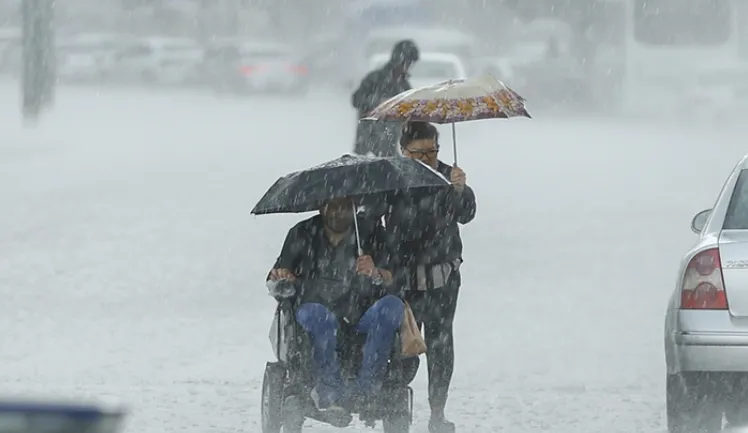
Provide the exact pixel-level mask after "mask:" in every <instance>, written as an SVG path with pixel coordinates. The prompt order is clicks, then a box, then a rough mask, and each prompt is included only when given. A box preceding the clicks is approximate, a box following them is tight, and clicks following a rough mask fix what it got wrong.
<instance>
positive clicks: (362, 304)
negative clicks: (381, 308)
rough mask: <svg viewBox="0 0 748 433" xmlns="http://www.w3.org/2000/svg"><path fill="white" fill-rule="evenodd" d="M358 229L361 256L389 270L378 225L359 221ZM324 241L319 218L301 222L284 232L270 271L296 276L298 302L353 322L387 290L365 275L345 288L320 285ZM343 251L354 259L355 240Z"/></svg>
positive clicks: (387, 254)
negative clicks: (319, 255) (279, 270)
mask: <svg viewBox="0 0 748 433" xmlns="http://www.w3.org/2000/svg"><path fill="white" fill-rule="evenodd" d="M359 230H360V233H361V248H362V249H363V251H364V254H368V255H370V256H371V257H372V259H373V260H374V264H375V265H376V266H377V267H378V268H382V269H388V270H390V269H389V266H388V263H389V259H390V254H389V253H388V249H387V243H386V235H385V232H384V226H383V225H382V224H381V222H379V221H374V220H372V219H368V220H363V218H362V219H361V220H360V221H359ZM325 242H327V239H326V235H325V230H324V223H323V220H322V216H321V215H316V216H313V217H311V218H309V219H306V220H304V221H301V222H300V223H298V224H296V225H295V226H294V227H292V228H291V230H289V231H288V235H286V240H285V242H284V243H283V248H282V249H281V253H280V255H279V256H278V259H277V260H276V261H275V265H274V266H273V268H275V269H279V268H284V269H289V270H291V272H293V273H294V275H296V277H297V281H298V284H297V290H298V293H297V300H298V301H299V303H301V304H303V303H319V304H322V305H324V306H325V307H327V308H328V309H329V310H330V311H332V312H333V313H334V314H335V316H336V317H337V318H338V319H340V320H344V319H345V320H347V321H348V322H349V323H357V322H358V320H359V319H360V317H361V316H362V315H363V313H364V312H366V310H367V309H369V307H371V305H373V304H374V302H376V301H377V300H378V299H380V298H381V297H382V296H384V295H385V294H387V291H386V289H385V288H384V286H381V287H380V286H375V285H374V284H372V282H371V280H370V279H369V278H368V277H365V276H356V277H355V278H354V280H353V282H352V284H351V285H350V286H348V287H343V286H342V285H340V284H325V283H321V282H320V280H318V279H317V277H318V275H319V274H322V273H323V270H320V269H319V267H318V265H319V260H318V258H317V255H318V254H319V252H320V251H321V248H325V247H326V244H324V243H325ZM347 248H348V250H349V251H350V256H351V258H352V259H354V260H355V257H356V256H357V246H356V244H355V241H354V242H352V243H350V244H349V245H348V246H347ZM352 264H353V262H352Z"/></svg>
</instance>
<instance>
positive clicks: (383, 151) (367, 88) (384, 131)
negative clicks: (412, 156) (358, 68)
mask: <svg viewBox="0 0 748 433" xmlns="http://www.w3.org/2000/svg"><path fill="white" fill-rule="evenodd" d="M417 60H418V50H417V48H416V47H415V45H414V44H413V42H412V41H401V42H399V43H397V44H396V45H395V47H394V48H393V50H392V57H391V58H390V61H389V62H387V64H385V65H384V66H383V67H382V68H380V69H377V70H374V71H372V72H370V73H369V74H368V75H367V76H366V77H365V78H364V79H363V80H362V81H361V84H360V85H359V87H358V89H356V91H355V92H354V93H353V97H352V98H351V102H352V104H353V108H355V109H356V110H357V112H358V118H359V119H361V118H362V117H365V116H366V115H367V114H369V113H370V112H371V111H372V110H373V109H374V108H376V107H377V106H378V105H379V104H381V103H382V102H384V101H386V100H387V99H389V98H391V97H393V96H395V95H397V94H399V93H402V92H404V91H406V90H410V89H411V85H410V82H409V81H408V77H407V75H406V73H404V72H402V70H403V65H404V64H406V63H408V64H410V63H413V62H415V61H417ZM401 127H402V122H392V121H387V122H372V121H364V122H359V123H358V127H357V128H356V143H355V149H354V152H355V153H357V154H359V155H366V154H367V153H369V152H372V153H373V154H374V155H375V156H395V155H398V152H397V141H398V140H399V138H400V129H401Z"/></svg>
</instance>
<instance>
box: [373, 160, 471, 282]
mask: <svg viewBox="0 0 748 433" xmlns="http://www.w3.org/2000/svg"><path fill="white" fill-rule="evenodd" d="M437 170H438V171H439V172H440V173H441V174H442V175H444V176H445V177H446V178H447V179H449V178H450V175H451V173H452V167H451V166H449V165H447V164H445V163H443V162H441V161H439V166H438V168H437ZM475 212H476V200H475V193H474V192H473V189H472V188H470V187H469V186H466V187H465V189H464V190H463V192H462V193H458V192H457V191H455V190H454V189H453V188H450V189H446V190H443V191H440V192H438V193H436V194H419V193H417V192H412V193H406V194H401V195H400V196H399V197H398V198H397V199H395V201H394V203H393V205H392V206H389V208H388V210H387V211H386V212H385V214H384V219H385V224H386V226H387V232H388V243H389V244H390V250H391V251H393V253H396V256H393V258H392V260H391V261H390V263H391V264H392V265H393V266H396V267H397V268H398V270H399V271H401V272H413V269H414V268H415V267H416V266H418V265H426V266H430V265H437V264H443V263H455V261H458V262H460V263H461V262H462V238H461V237H460V228H459V226H458V224H467V223H469V222H470V221H472V220H473V218H475Z"/></svg>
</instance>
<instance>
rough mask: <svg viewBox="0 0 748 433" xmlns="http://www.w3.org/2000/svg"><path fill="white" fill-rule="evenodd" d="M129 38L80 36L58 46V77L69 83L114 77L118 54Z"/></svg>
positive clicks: (64, 41) (67, 39)
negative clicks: (112, 75)
mask: <svg viewBox="0 0 748 433" xmlns="http://www.w3.org/2000/svg"><path fill="white" fill-rule="evenodd" d="M126 43H127V38H125V37H122V36H119V35H110V34H96V33H90V34H79V35H75V36H73V37H70V38H66V39H63V40H61V41H60V42H59V43H58V44H57V76H58V77H59V78H60V79H61V80H66V81H99V80H103V79H107V78H109V77H110V76H111V74H112V72H113V71H114V68H115V60H116V56H117V52H118V51H119V50H120V49H121V48H122V46H123V45H124V44H126Z"/></svg>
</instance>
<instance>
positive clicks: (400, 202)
mask: <svg viewBox="0 0 748 433" xmlns="http://www.w3.org/2000/svg"><path fill="white" fill-rule="evenodd" d="M400 146H401V150H402V153H403V155H404V156H406V157H408V158H413V159H418V160H420V161H421V162H423V163H425V164H427V165H429V166H430V167H431V168H433V169H434V170H437V171H438V172H439V173H441V174H442V175H444V176H445V177H446V178H447V179H449V180H450V181H451V182H452V187H451V188H449V189H446V190H443V191H441V192H439V193H436V194H433V193H431V194H427V193H417V192H406V193H403V194H400V195H399V196H398V197H397V198H395V200H394V202H393V204H392V205H391V206H388V207H387V210H385V211H384V223H385V226H386V227H387V232H388V238H389V240H388V242H389V243H390V248H389V250H390V251H392V252H393V255H395V257H394V258H393V259H392V260H391V263H392V265H391V266H392V268H394V269H397V271H396V274H399V275H398V276H397V277H396V279H397V284H398V285H400V286H402V287H404V293H403V297H404V299H405V300H406V301H407V302H408V303H409V304H410V306H411V308H412V310H413V314H414V315H415V317H416V321H417V322H418V323H419V326H423V327H424V328H425V335H424V337H425V340H426V347H427V352H426V357H427V361H428V377H429V404H430V406H431V418H430V420H429V432H430V433H452V432H454V430H455V425H454V423H452V422H450V421H449V420H447V418H446V416H445V413H444V410H445V407H446V404H447V394H448V391H449V385H450V382H451V380H452V372H453V369H454V356H455V354H454V339H453V332H452V323H453V321H454V316H455V312H456V309H457V296H458V294H459V290H460V284H461V276H460V265H461V264H462V261H463V260H462V239H461V238H460V228H459V225H460V224H467V223H469V222H470V221H472V220H473V218H475V212H476V202H475V193H474V192H473V190H472V188H470V187H469V186H468V185H467V183H466V176H465V172H464V171H463V170H462V169H461V168H459V167H451V166H449V165H447V164H445V163H443V162H441V161H439V133H438V131H437V129H436V127H434V126H433V125H432V124H430V123H427V122H409V123H406V124H405V125H404V128H403V130H402V135H401V137H400Z"/></svg>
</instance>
